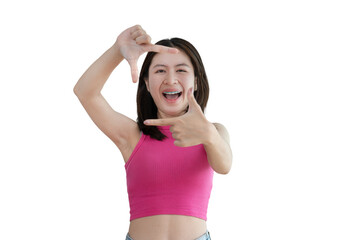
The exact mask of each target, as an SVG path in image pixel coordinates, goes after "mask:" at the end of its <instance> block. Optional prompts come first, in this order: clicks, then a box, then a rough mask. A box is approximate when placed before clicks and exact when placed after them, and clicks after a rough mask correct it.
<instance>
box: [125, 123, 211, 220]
mask: <svg viewBox="0 0 360 240" xmlns="http://www.w3.org/2000/svg"><path fill="white" fill-rule="evenodd" d="M158 128H159V129H160V131H161V132H162V133H163V134H165V135H166V136H167V138H166V139H164V140H163V141H158V140H155V139H152V138H150V136H148V135H144V134H142V135H141V138H140V141H139V142H138V144H137V145H136V147H135V149H134V151H133V152H132V154H131V156H130V158H129V160H128V161H127V162H126V164H125V170H126V180H127V191H128V197H129V204H130V221H132V220H134V219H136V218H141V217H146V216H152V215H159V214H177V215H186V216H193V217H197V218H201V219H204V220H207V208H208V203H209V198H210V193H211V189H212V182H213V175H214V171H213V169H212V168H211V166H210V165H209V163H208V160H207V156H206V151H205V149H204V146H203V145H202V144H200V145H196V146H192V147H178V146H175V145H174V139H173V138H172V135H171V132H170V126H165V127H158Z"/></svg>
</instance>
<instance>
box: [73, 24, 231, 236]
mask: <svg viewBox="0 0 360 240" xmlns="http://www.w3.org/2000/svg"><path fill="white" fill-rule="evenodd" d="M145 52H148V54H147V56H146V58H145V60H144V63H143V66H142V69H141V72H140V77H139V85H138V93H137V109H138V110H137V112H138V119H137V122H135V121H134V120H132V119H130V118H128V117H126V116H124V115H123V114H121V113H118V112H116V111H114V110H113V109H112V108H111V107H110V105H109V104H108V103H107V102H106V100H105V99H104V97H103V96H102V95H101V89H102V88H103V86H104V84H105V82H106V80H107V79H108V78H109V76H110V74H111V72H112V71H113V70H114V69H115V68H116V67H117V66H118V64H120V62H121V61H122V60H123V59H126V60H127V61H128V63H129V64H130V68H131V75H132V80H133V82H137V80H138V70H137V65H136V64H137V60H138V58H139V56H140V55H142V54H143V53H145ZM74 92H75V94H76V95H77V97H78V98H79V100H80V102H81V104H82V105H83V107H84V108H85V110H86V111H87V113H88V114H89V115H90V117H91V119H92V120H93V121H94V123H95V124H96V125H97V126H98V127H99V128H100V129H101V131H103V132H104V133H105V134H106V135H107V136H108V137H109V138H110V139H111V140H112V141H113V142H114V143H115V145H116V146H117V147H118V148H119V150H120V152H121V154H122V156H123V158H124V161H125V169H126V176H127V189H128V196H129V204H130V226H129V232H128V235H127V236H126V239H133V240H194V239H201V240H206V239H210V234H209V232H208V231H207V226H206V220H207V216H206V214H207V207H208V201H209V198H210V193H211V188H212V180H213V172H214V171H215V172H217V173H220V174H227V173H228V172H229V171H230V168H231V163H232V153H231V149H230V144H229V135H228V132H227V130H226V129H225V127H224V126H223V125H221V124H217V123H210V122H209V121H208V120H207V119H206V117H205V116H204V113H203V112H204V109H205V107H206V103H207V100H208V95H209V87H208V81H207V76H206V73H205V69H204V66H203V64H202V61H201V58H200V55H199V54H198V52H197V50H196V49H195V48H194V47H193V46H192V45H191V44H190V43H189V42H187V41H185V40H183V39H180V38H173V39H167V40H162V41H159V42H158V43H156V44H155V45H153V44H151V38H150V36H149V35H148V34H147V33H146V32H145V31H144V30H143V29H142V28H141V26H139V25H136V26H133V27H130V28H128V29H126V30H125V31H123V32H122V33H121V34H120V35H119V36H118V38H117V40H116V42H115V43H114V45H113V46H111V47H110V49H108V50H107V51H106V52H105V53H104V54H103V55H102V56H101V57H100V58H99V59H98V60H96V61H95V62H94V63H93V64H92V65H91V66H90V67H89V69H88V70H87V71H86V72H85V73H84V74H83V75H82V76H81V78H80V79H79V81H78V82H77V84H76V85H75V87H74Z"/></svg>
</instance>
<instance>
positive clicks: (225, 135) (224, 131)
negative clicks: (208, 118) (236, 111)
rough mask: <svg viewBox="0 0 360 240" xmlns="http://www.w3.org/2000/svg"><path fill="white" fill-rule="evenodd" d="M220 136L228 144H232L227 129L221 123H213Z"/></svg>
mask: <svg viewBox="0 0 360 240" xmlns="http://www.w3.org/2000/svg"><path fill="white" fill-rule="evenodd" d="M213 125H214V126H215V128H216V130H217V131H218V133H219V134H220V136H221V137H222V138H223V139H224V140H225V141H226V142H227V143H230V135H229V132H228V131H227V129H226V127H225V126H224V125H222V124H221V123H213Z"/></svg>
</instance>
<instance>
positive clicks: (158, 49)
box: [146, 44, 179, 53]
mask: <svg viewBox="0 0 360 240" xmlns="http://www.w3.org/2000/svg"><path fill="white" fill-rule="evenodd" d="M146 51H147V52H158V53H179V50H178V49H176V48H171V47H165V46H162V45H154V44H149V45H148V46H146Z"/></svg>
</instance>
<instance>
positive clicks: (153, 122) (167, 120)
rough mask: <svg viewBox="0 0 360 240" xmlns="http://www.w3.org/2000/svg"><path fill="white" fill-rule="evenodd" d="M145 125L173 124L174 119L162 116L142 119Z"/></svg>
mask: <svg viewBox="0 0 360 240" xmlns="http://www.w3.org/2000/svg"><path fill="white" fill-rule="evenodd" d="M144 124H145V125H147V126H169V125H174V119H170V118H162V119H147V120H145V121H144Z"/></svg>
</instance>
